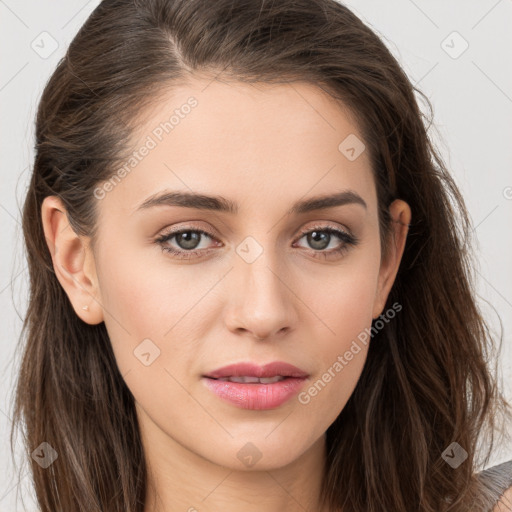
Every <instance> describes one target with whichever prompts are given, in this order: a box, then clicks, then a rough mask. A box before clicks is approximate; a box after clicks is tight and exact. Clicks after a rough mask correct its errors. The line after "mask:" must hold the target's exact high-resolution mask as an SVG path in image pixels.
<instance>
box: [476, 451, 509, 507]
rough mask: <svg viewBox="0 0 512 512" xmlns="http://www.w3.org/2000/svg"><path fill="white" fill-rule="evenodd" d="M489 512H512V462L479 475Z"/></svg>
mask: <svg viewBox="0 0 512 512" xmlns="http://www.w3.org/2000/svg"><path fill="white" fill-rule="evenodd" d="M478 478H479V479H480V481H481V482H482V483H483V485H484V489H485V494H486V496H485V497H484V498H485V501H486V503H487V504H488V510H489V512H509V511H510V512H512V460H509V461H507V462H504V463H503V464H499V465H498V466H494V467H492V468H489V469H486V470H484V471H482V472H481V473H478Z"/></svg>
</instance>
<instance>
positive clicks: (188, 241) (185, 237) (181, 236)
mask: <svg viewBox="0 0 512 512" xmlns="http://www.w3.org/2000/svg"><path fill="white" fill-rule="evenodd" d="M189 235H191V236H189ZM175 236H176V242H177V243H178V245H180V247H182V249H195V248H196V247H197V245H198V242H199V239H200V237H201V233H197V232H195V231H185V232H183V233H178V234H176V235H175ZM183 241H184V242H185V243H184V245H183V246H182V244H183Z"/></svg>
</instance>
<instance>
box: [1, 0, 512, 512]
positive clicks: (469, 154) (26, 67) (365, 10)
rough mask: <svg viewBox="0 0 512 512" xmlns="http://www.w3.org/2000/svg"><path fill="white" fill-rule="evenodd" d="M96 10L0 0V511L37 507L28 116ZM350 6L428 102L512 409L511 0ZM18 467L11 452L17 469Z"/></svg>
mask: <svg viewBox="0 0 512 512" xmlns="http://www.w3.org/2000/svg"><path fill="white" fill-rule="evenodd" d="M212 1H214V0H212ZM98 3H99V1H98V0H89V1H86V0H52V1H48V0H46V1H42V0H23V1H15V0H0V40H1V46H0V52H1V63H2V65H1V74H0V108H1V125H0V126H1V160H0V161H1V167H0V183H1V188H0V229H1V233H0V236H1V244H0V258H1V267H0V320H1V330H2V336H1V338H0V350H1V354H2V358H1V361H0V362H1V368H0V460H1V461H2V464H1V465H0V512H11V511H14V510H26V511H27V512H32V511H35V510H36V509H37V508H36V506H35V504H34V502H33V498H32V497H31V494H32V491H31V487H30V479H29V476H28V474H27V472H26V471H25V472H24V473H23V474H22V481H21V485H17V480H16V476H15V474H14V472H13V463H12V460H11V455H10V447H9V432H10V423H11V420H10V417H11V406H12V390H13V385H14V381H15V378H16V371H17V363H18V360H17V359H16V360H15V359H14V349H15V347H16V346H17V344H18V339H19V333H20V328H21V324H22V319H23V316H24V312H25V308H26V297H27V291H28V271H27V266H26V262H25V256H24V249H23V243H22V234H21V226H20V217H21V216H20V211H21V206H22V204H23V201H24V195H25V193H26V187H27V185H28V180H29V178H30V173H31V165H32V160H33V156H34V152H33V146H34V138H33V133H34V115H35V111H36V106H37V102H38V100H39V98H40V95H41V92H42V89H43V87H44V84H45V83H46V81H47V79H48V78H49V76H50V74H51V73H52V72H53V70H54V69H55V66H56V65H57V63H58V61H59V59H60V58H61V57H62V56H63V55H64V53H65V50H66V48H67V46H68V44H69V43H70V41H71V39H72V38H73V36H74V35H75V34H76V32H77V30H78V28H79V27H80V26H81V25H82V23H83V22H84V21H85V19H86V18H87V17H88V16H89V14H90V13H91V12H92V11H93V9H94V8H95V7H96V6H97V5H98ZM345 4H346V5H347V6H348V7H350V8H352V9H353V10H354V12H355V13H356V14H357V15H359V16H360V17H361V18H362V19H363V20H364V21H366V22H367V23H368V24H369V25H370V26H371V27H372V28H373V29H374V30H375V31H376V32H377V33H378V34H379V35H380V37H381V38H383V40H384V41H385V43H386V44H387V46H388V47H389V48H390V50H391V51H392V53H393V54H394V55H395V56H396V57H397V59H398V60H399V62H400V63H401V64H402V66H403V68H404V69H405V71H406V72H407V74H408V76H409V78H410V79H411V81H412V82H413V83H414V84H416V86H417V87H419V88H420V89H421V90H422V91H423V92H424V93H425V94H426V95H427V97H428V98H429V99H430V101H431V102H432V104H433V107H434V126H433V127H432V129H431V130H430V134H431V137H432V139H433V140H434V141H435V143H436V144H437V146H438V148H439V149H440V151H441V154H442V155H443V158H444V159H445V161H446V163H447V164H448V167H449V169H450V170H451V172H452V173H453V176H454V178H455V180H456V182H457V184H458V185H459V187H460V189H461V191H462V193H463V196H464V197H465V199H466V202H467V206H468V209H469V212H470V215H471V218H472V222H473V226H474V231H473V234H474V240H475V244H476V249H477V256H478V263H477V266H476V268H475V273H476V276H477V278H478V295H479V301H480V304H481V307H482V310H483V312H484V314H485V316H486V318H487V319H488V321H489V322H490V324H491V326H492V328H493V332H494V333H495V335H496V337H498V338H499V336H500V334H501V329H503V348H502V354H501V357H500V360H499V368H500V373H499V379H500V383H501V385H502V387H503V389H504V391H505V393H506V395H507V397H508V398H509V399H511V400H512V336H511V332H512V264H511V263H512V234H511V226H512V171H511V169H512V165H511V164H512V126H511V125H512V123H511V120H512V66H511V64H512V61H511V53H512V52H511V50H512V31H511V30H510V27H511V26H512V1H511V0H498V1H497V0H452V1H450V2H446V1H444V0H429V1H427V0H415V1H413V0H387V1H386V2H382V1H378V0H350V1H347V2H345ZM422 108H423V107H422ZM418 285H419V286H421V283H418ZM500 318H501V324H500V320H499V319H500ZM426 336H428V333H426ZM24 457H27V455H25V454H24V452H23V451H22V450H21V448H20V447H18V452H17V457H16V458H17V460H21V458H24ZM511 458H512V447H511V446H501V447H500V449H499V450H497V451H496V453H495V455H494V457H493V460H492V461H491V465H494V464H498V463H500V462H503V461H505V460H509V459H511ZM25 468H26V466H25ZM17 495H20V496H23V499H24V507H23V506H22V505H21V502H20V500H19V496H18V498H17Z"/></svg>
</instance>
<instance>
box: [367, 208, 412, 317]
mask: <svg viewBox="0 0 512 512" xmlns="http://www.w3.org/2000/svg"><path fill="white" fill-rule="evenodd" d="M389 213H390V215H391V224H392V227H391V233H390V237H389V240H388V243H389V251H388V254H387V258H386V259H385V261H383V262H382V264H381V267H380V271H379V282H378V286H377V293H376V296H375V303H374V309H373V314H372V318H373V319H376V318H378V317H379V316H380V315H381V314H382V312H383V310H384V306H385V304H386V301H387V298H388V295H389V292H390V291H391V288H392V287H393V283H394V282H395V278H396V275H397V273H398V268H399V266H400V261H401V260H402V255H403V252H404V249H405V242H406V239H407V233H408V231H409V224H410V222H411V209H410V207H409V205H408V204H407V203H406V202H405V201H402V200H401V199H396V200H395V201H393V202H392V203H391V205H390V207H389Z"/></svg>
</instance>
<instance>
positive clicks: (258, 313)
mask: <svg viewBox="0 0 512 512" xmlns="http://www.w3.org/2000/svg"><path fill="white" fill-rule="evenodd" d="M284 268H286V267H285V264H284V260H283V258H282V255H280V254H279V249H278V248H276V247H275V240H274V237H273V236H272V235H271V234H269V233H266V234H265V235H255V236H250V235H249V236H247V237H246V238H245V239H243V240H242V242H240V243H239V244H238V246H237V247H236V257H235V268H234V275H233V277H234V278H235V282H236V283H237V284H236V286H235V289H234V290H232V293H231V303H230V309H231V314H230V315H229V317H230V318H231V323H232V325H231V326H230V327H231V328H234V329H236V328H244V329H247V330H249V331H252V332H253V333H255V334H256V335H257V336H258V337H267V336H269V335H271V334H273V333H277V332H278V331H280V330H282V329H283V328H289V327H290V326H291V325H292V324H293V322H294V321H295V314H294V307H293V301H292V300H291V298H292V297H293V294H292V293H291V291H290V290H289V286H290V285H289V284H288V283H287V281H288V279H289V276H288V275H287V274H288V273H287V272H283V269H284Z"/></svg>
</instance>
